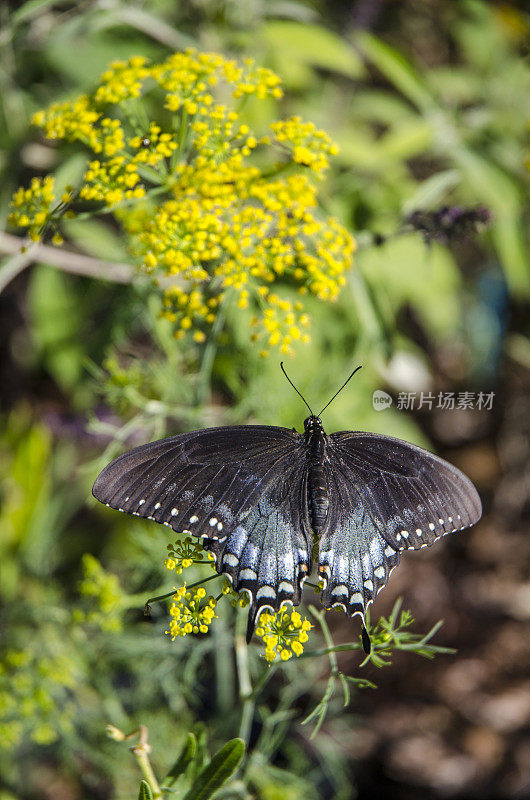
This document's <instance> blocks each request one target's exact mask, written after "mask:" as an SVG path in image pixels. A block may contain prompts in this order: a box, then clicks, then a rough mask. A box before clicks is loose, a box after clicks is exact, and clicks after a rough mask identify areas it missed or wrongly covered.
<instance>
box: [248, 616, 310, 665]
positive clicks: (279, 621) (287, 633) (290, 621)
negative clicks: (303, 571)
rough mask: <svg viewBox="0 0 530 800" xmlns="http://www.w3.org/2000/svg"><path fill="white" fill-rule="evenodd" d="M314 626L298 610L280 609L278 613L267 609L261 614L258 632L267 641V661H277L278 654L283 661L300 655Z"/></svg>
mask: <svg viewBox="0 0 530 800" xmlns="http://www.w3.org/2000/svg"><path fill="white" fill-rule="evenodd" d="M312 627H313V626H312V625H311V623H310V622H309V620H307V619H303V620H302V617H301V615H300V614H299V613H298V611H287V610H285V609H280V611H278V612H277V613H276V614H271V613H270V612H267V611H264V612H262V613H261V614H260V618H259V621H258V626H257V628H256V634H257V636H259V637H261V638H262V639H263V641H264V643H265V658H266V659H267V661H269V662H272V661H275V660H276V658H277V657H278V656H279V657H280V658H281V660H282V661H288V660H289V659H290V658H291V657H292V656H293V654H294V655H295V656H300V655H301V654H302V653H303V651H304V644H305V643H306V642H307V639H308V631H310V630H311V628H312Z"/></svg>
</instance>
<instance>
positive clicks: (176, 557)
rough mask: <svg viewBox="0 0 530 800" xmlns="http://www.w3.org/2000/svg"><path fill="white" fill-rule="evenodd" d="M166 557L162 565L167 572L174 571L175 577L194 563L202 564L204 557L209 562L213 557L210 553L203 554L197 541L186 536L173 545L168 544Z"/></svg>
mask: <svg viewBox="0 0 530 800" xmlns="http://www.w3.org/2000/svg"><path fill="white" fill-rule="evenodd" d="M167 549H168V553H169V555H168V557H167V558H166V560H165V561H164V565H165V567H166V568H167V569H169V570H175V573H176V574H177V575H180V574H181V572H182V570H183V569H188V567H191V565H192V564H194V563H195V562H196V561H199V562H200V563H202V561H203V559H204V556H207V557H208V560H209V561H211V560H212V559H213V556H212V554H211V553H205V551H204V550H203V549H202V547H201V545H200V544H199V542H197V541H193V539H192V538H191V536H186V538H185V539H181V540H179V541H177V542H175V544H168V546H167Z"/></svg>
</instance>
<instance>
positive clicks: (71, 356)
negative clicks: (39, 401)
mask: <svg viewBox="0 0 530 800" xmlns="http://www.w3.org/2000/svg"><path fill="white" fill-rule="evenodd" d="M72 286H73V281H72V279H71V277H70V276H67V275H64V274H63V273H62V272H59V270H56V269H53V268H52V267H44V266H41V265H37V266H36V267H35V268H34V269H33V272H32V274H31V280H30V288H29V308H30V316H31V322H32V326H31V327H32V335H33V338H34V341H35V346H36V347H37V349H38V352H39V355H40V357H41V359H42V361H43V363H44V365H45V367H46V368H47V369H49V370H50V372H51V373H52V374H53V376H54V378H55V380H56V381H57V383H58V385H59V386H60V387H61V389H64V390H70V389H72V388H73V387H75V385H76V384H77V382H78V380H79V377H80V375H81V371H82V369H83V347H82V344H81V342H80V315H79V309H78V300H77V297H76V295H75V292H74V291H73V290H72Z"/></svg>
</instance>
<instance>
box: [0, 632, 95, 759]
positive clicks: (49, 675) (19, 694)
mask: <svg viewBox="0 0 530 800" xmlns="http://www.w3.org/2000/svg"><path fill="white" fill-rule="evenodd" d="M77 673H78V670H77V668H76V667H75V664H74V663H73V662H72V661H71V660H70V659H68V658H66V657H64V656H53V657H49V656H46V655H42V654H37V653H36V652H35V651H34V648H33V650H32V649H31V646H30V647H29V648H27V649H25V650H18V649H7V650H5V653H4V655H3V658H2V661H0V749H5V750H10V749H13V748H15V747H16V746H17V745H19V744H21V743H22V742H24V741H26V742H27V741H28V740H31V741H33V742H35V743H36V744H40V745H49V744H51V743H52V742H54V741H56V740H57V739H58V738H59V736H60V735H61V734H62V733H65V732H67V731H71V730H72V718H73V717H74V715H75V708H74V707H73V703H72V702H71V700H70V694H71V690H72V689H73V688H74V687H75V686H76V684H77V682H78V680H79V677H80V676H79V675H78V674H77Z"/></svg>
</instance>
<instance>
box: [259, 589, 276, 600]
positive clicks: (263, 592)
mask: <svg viewBox="0 0 530 800" xmlns="http://www.w3.org/2000/svg"><path fill="white" fill-rule="evenodd" d="M260 597H276V592H275V591H274V589H273V588H272V586H262V587H261V589H258V591H257V592H256V600H259V599H260Z"/></svg>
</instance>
